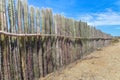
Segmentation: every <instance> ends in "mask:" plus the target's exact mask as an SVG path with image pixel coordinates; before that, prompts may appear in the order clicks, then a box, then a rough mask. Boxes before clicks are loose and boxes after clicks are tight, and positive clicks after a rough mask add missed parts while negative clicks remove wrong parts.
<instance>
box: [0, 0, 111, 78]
mask: <svg viewBox="0 0 120 80" xmlns="http://www.w3.org/2000/svg"><path fill="white" fill-rule="evenodd" d="M111 38H112V37H111V36H110V35H108V34H105V33H103V32H101V31H100V30H97V29H95V27H91V26H89V25H87V23H85V22H82V21H76V20H73V19H70V18H65V17H64V16H62V15H59V14H56V15H53V14H52V10H51V9H39V8H34V7H33V6H28V3H27V1H26V0H22V1H21V0H17V2H16V1H15V0H0V80H38V79H39V78H40V77H43V76H46V75H47V74H49V73H51V72H53V71H56V70H58V69H59V68H61V67H63V66H66V65H68V64H69V63H72V62H74V61H76V60H78V59H82V57H83V56H85V55H87V54H89V53H90V52H92V51H94V50H96V48H98V47H103V46H107V45H109V43H110V40H111Z"/></svg>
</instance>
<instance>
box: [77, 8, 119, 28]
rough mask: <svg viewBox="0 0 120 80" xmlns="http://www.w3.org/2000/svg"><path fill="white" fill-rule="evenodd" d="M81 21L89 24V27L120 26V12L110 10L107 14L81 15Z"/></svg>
mask: <svg viewBox="0 0 120 80" xmlns="http://www.w3.org/2000/svg"><path fill="white" fill-rule="evenodd" d="M79 19H80V20H82V21H85V22H88V24H89V25H94V26H101V25H120V12H115V11H113V10H111V9H108V10H107V11H105V12H99V13H89V14H84V15H80V16H79Z"/></svg>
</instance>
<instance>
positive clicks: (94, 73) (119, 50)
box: [42, 43, 120, 80]
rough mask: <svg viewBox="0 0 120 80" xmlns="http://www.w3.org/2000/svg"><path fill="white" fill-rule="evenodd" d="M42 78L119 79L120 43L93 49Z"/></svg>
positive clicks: (62, 79) (49, 79)
mask: <svg viewBox="0 0 120 80" xmlns="http://www.w3.org/2000/svg"><path fill="white" fill-rule="evenodd" d="M42 80H120V43H117V44H114V45H111V46H109V47H106V48H103V49H102V50H100V51H95V52H93V53H92V54H90V55H89V56H87V57H86V58H85V59H84V60H82V61H77V63H73V64H71V65H69V66H68V67H67V68H66V69H64V70H60V71H58V72H55V73H52V74H50V75H48V76H46V77H45V78H44V79H42Z"/></svg>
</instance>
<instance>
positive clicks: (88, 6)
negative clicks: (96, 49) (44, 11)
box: [28, 0, 120, 36]
mask: <svg viewBox="0 0 120 80" xmlns="http://www.w3.org/2000/svg"><path fill="white" fill-rule="evenodd" d="M28 3H29V5H34V6H35V7H40V8H42V7H44V8H52V10H53V13H54V14H55V13H59V14H62V15H64V16H66V17H70V18H74V19H76V20H82V21H85V22H88V24H89V25H92V26H96V28H97V29H100V30H102V31H103V32H106V33H109V34H111V35H113V36H120V0H28Z"/></svg>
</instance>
